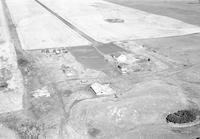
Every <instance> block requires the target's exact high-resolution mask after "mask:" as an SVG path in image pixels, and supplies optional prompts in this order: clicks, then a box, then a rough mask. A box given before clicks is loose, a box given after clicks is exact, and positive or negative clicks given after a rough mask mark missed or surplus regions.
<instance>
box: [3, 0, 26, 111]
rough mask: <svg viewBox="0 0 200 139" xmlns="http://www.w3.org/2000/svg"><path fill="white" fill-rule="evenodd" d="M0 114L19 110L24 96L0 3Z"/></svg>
mask: <svg viewBox="0 0 200 139" xmlns="http://www.w3.org/2000/svg"><path fill="white" fill-rule="evenodd" d="M0 11H1V12H0V30H1V32H0V33H1V35H0V40H2V42H1V43H0V82H1V86H0V100H1V101H0V113H5V112H12V111H17V110H21V109H22V107H23V104H22V98H23V94H24V86H23V78H22V75H21V72H20V71H19V69H18V65H17V56H16V52H15V48H14V46H13V44H11V43H10V42H9V39H10V38H9V35H8V30H7V28H8V27H7V24H6V21H5V18H4V15H3V10H2V5H1V3H0Z"/></svg>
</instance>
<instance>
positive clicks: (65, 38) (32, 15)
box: [6, 0, 90, 50]
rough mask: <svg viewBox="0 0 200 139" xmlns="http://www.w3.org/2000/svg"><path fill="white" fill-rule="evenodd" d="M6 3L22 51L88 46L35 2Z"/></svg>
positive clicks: (24, 0)
mask: <svg viewBox="0 0 200 139" xmlns="http://www.w3.org/2000/svg"><path fill="white" fill-rule="evenodd" d="M6 2H7V5H8V8H9V10H10V12H11V15H12V20H13V22H14V24H15V26H16V28H17V32H18V34H19V38H20V41H21V43H22V47H23V49H24V50H34V49H45V48H56V47H68V46H71V47H72V46H80V45H89V44H90V42H88V41H87V40H86V39H84V38H83V37H81V36H80V35H79V34H77V33H76V32H74V31H73V30H72V29H70V28H69V27H68V26H66V25H65V24H64V23H62V22H61V21H59V19H57V18H56V17H55V16H53V15H52V14H51V13H49V12H48V11H46V10H45V9H43V8H42V7H41V6H40V5H39V4H37V3H36V2H35V1H33V0H22V1H12V0H7V1H6Z"/></svg>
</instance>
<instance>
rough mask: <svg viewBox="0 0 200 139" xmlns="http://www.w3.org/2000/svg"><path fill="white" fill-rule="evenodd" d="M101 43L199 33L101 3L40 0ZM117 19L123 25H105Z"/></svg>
mask: <svg viewBox="0 0 200 139" xmlns="http://www.w3.org/2000/svg"><path fill="white" fill-rule="evenodd" d="M40 2H42V3H43V4H44V5H46V6H47V7H49V8H50V9H51V10H53V11H54V12H56V13H58V14H59V15H60V16H61V17H63V18H64V19H66V20H67V21H70V22H71V23H72V24H74V25H76V27H77V28H79V29H80V30H82V31H84V32H85V33H86V34H88V35H89V36H90V37H92V38H94V39H96V40H97V41H100V42H110V41H117V40H130V39H144V38H158V37H168V36H179V35H184V34H191V33H197V32H200V28H199V27H197V26H194V25H190V24H187V23H184V22H182V21H179V20H176V19H172V18H169V17H164V16H159V15H155V14H150V13H147V12H143V11H140V10H136V9H132V8H128V7H123V6H120V5H116V4H112V3H109V2H105V1H102V0H84V1H79V0H73V1H70V0H58V1H53V0H40ZM116 19H120V21H123V22H107V20H112V21H113V20H116Z"/></svg>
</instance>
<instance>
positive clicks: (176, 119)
mask: <svg viewBox="0 0 200 139" xmlns="http://www.w3.org/2000/svg"><path fill="white" fill-rule="evenodd" d="M196 117H197V114H196V112H195V111H194V110H180V111H178V112H175V113H173V114H169V115H168V116H167V117H166V121H167V123H169V122H171V123H178V124H182V123H189V122H193V121H195V120H196Z"/></svg>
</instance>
